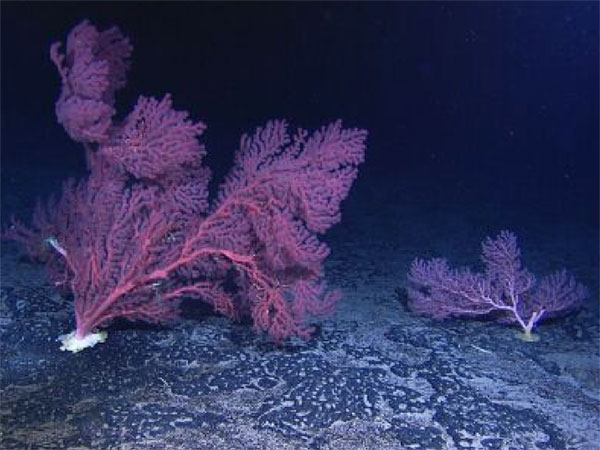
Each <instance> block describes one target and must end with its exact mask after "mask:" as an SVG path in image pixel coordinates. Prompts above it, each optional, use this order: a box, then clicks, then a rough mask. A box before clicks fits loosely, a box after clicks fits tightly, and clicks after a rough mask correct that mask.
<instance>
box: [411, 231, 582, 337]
mask: <svg viewBox="0 0 600 450" xmlns="http://www.w3.org/2000/svg"><path fill="white" fill-rule="evenodd" d="M482 260H483V263H484V265H485V271H484V272H483V273H477V272H473V271H472V270H471V269H469V268H459V269H453V268H451V267H450V266H449V265H448V262H447V261H446V260H445V259H443V258H435V259H431V260H428V261H425V260H422V259H419V258H417V259H415V260H414V261H413V263H412V266H411V269H410V272H409V274H408V281H409V285H408V298H409V303H408V305H409V308H410V309H411V310H413V311H415V312H417V313H421V314H424V315H428V316H432V317H434V318H437V319H444V318H447V317H477V316H485V317H493V318H494V319H496V320H498V321H501V322H508V323H518V324H519V326H520V327H521V330H522V332H523V333H522V338H523V339H524V340H536V337H535V336H533V335H532V330H533V329H534V327H535V326H536V325H537V324H538V323H539V322H540V321H541V320H544V319H549V318H552V317H559V316H564V315H566V314H568V313H570V312H572V311H573V310H575V309H576V308H578V307H579V306H580V305H581V302H582V301H583V300H584V299H585V298H586V296H587V290H586V289H585V287H584V286H583V285H581V284H579V283H577V282H576V281H575V279H574V278H573V277H572V276H571V275H569V274H568V273H567V271H566V270H564V269H563V270H560V271H558V272H555V273H553V274H552V275H549V276H546V277H544V278H542V279H541V280H540V281H539V282H538V281H536V278H535V276H534V275H533V274H532V273H531V272H529V271H528V270H527V269H526V268H524V267H522V266H521V259H520V250H519V247H518V245H517V237H516V236H515V235H514V234H513V233H511V232H510V231H502V232H501V233H500V234H499V235H498V236H497V237H496V238H495V239H492V238H490V237H488V238H486V239H485V240H484V241H483V243H482Z"/></svg>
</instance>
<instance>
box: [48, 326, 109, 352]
mask: <svg viewBox="0 0 600 450" xmlns="http://www.w3.org/2000/svg"><path fill="white" fill-rule="evenodd" d="M107 336H108V333H107V332H106V331H98V332H95V333H89V334H86V335H85V336H84V337H82V338H78V337H76V336H75V331H72V332H71V333H69V334H61V335H60V336H59V337H58V338H57V339H56V340H57V341H60V342H62V345H61V346H60V349H61V350H62V351H69V352H73V353H77V352H80V351H81V350H83V349H85V348H88V347H93V346H94V345H96V344H101V343H103V342H104V341H106V337H107Z"/></svg>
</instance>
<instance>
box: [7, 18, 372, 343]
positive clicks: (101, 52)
mask: <svg viewBox="0 0 600 450" xmlns="http://www.w3.org/2000/svg"><path fill="white" fill-rule="evenodd" d="M131 51H132V47H131V45H130V43H129V41H128V40H127V39H126V38H125V37H124V36H123V35H122V34H121V33H120V31H119V30H118V29H116V28H111V29H109V30H107V31H102V32H99V31H98V30H97V29H96V28H95V27H94V26H93V25H92V24H90V23H89V22H88V21H84V22H82V23H80V24H79V25H77V26H76V27H75V28H74V29H73V30H72V31H71V32H70V34H69V36H68V39H67V43H66V52H65V54H62V53H61V52H60V44H58V43H57V44H54V45H53V46H52V48H51V58H52V60H53V61H54V63H55V64H56V66H57V68H58V70H59V73H60V75H61V78H62V92H61V95H60V97H59V99H58V101H57V104H56V114H57V118H58V121H59V122H60V123H61V124H62V125H63V126H64V128H65V130H66V131H67V133H68V134H69V135H70V136H71V138H72V139H74V140H76V141H78V142H81V143H82V144H83V145H84V146H85V148H86V153H87V161H88V166H89V170H90V175H89V177H88V178H87V179H84V180H81V181H79V182H75V181H73V180H69V181H67V182H66V183H65V184H64V187H63V192H62V196H61V197H60V199H58V200H52V199H51V201H50V202H49V203H48V205H47V206H42V205H41V204H40V205H38V207H37V209H36V213H35V215H34V229H27V228H25V227H23V226H22V225H20V224H18V223H15V226H13V228H12V230H10V231H9V233H8V234H9V235H10V236H12V237H13V238H15V239H18V240H20V241H22V242H24V243H25V244H26V246H27V248H28V249H29V250H30V252H31V253H32V254H34V255H35V256H40V257H44V258H45V260H46V262H47V264H48V268H49V273H50V274H51V277H52V279H53V281H54V282H55V283H56V284H57V285H60V286H62V287H66V288H68V289H69V290H70V291H72V293H73V294H74V297H75V319H76V331H75V333H74V338H75V339H85V337H86V336H88V335H89V334H90V333H91V332H92V331H93V330H94V329H96V328H97V327H102V326H105V325H106V324H108V323H109V322H110V321H111V320H112V319H115V318H118V317H123V318H128V319H132V320H144V321H149V322H164V321H168V320H170V319H172V318H175V317H176V316H177V312H178V303H179V300H180V299H181V298H183V297H197V298H201V299H203V300H204V301H206V302H208V303H210V304H211V305H212V306H213V307H214V309H215V310H216V311H218V312H220V313H222V314H224V315H226V316H228V317H231V318H239V317H241V316H243V315H249V316H250V317H251V318H252V320H253V323H254V327H255V328H256V329H257V330H262V331H266V332H268V333H269V335H270V336H272V337H273V338H274V339H275V340H277V341H280V340H282V339H285V338H286V337H288V336H292V335H297V336H301V337H308V336H309V335H310V333H311V327H310V326H309V325H307V323H306V321H307V317H308V316H311V315H322V314H327V313H330V312H332V311H333V309H334V307H335V304H336V302H337V300H338V298H339V294H338V292H336V291H331V290H328V289H327V287H326V285H325V283H324V281H323V279H322V275H323V271H322V264H323V261H324V259H325V258H326V257H327V255H328V253H329V249H328V247H327V246H326V245H325V244H324V243H323V242H320V241H319V239H318V238H317V235H318V234H320V233H323V232H325V231H326V230H327V229H328V228H329V227H331V226H332V225H334V224H335V223H337V222H339V220H340V202H341V201H342V200H343V199H344V198H345V197H346V196H347V195H348V192H349V189H350V187H351V185H352V182H353V181H354V179H355V177H356V175H357V166H358V165H359V164H360V163H362V162H363V158H364V149H365V139H366V135H367V133H366V131H364V130H359V129H343V128H342V125H341V122H339V121H338V122H335V123H333V124H330V125H328V126H325V127H323V128H321V129H320V130H318V131H316V132H314V133H312V134H309V133H307V132H306V131H305V130H302V129H299V130H297V131H295V132H294V133H293V134H292V135H290V132H289V131H288V127H287V125H286V123H285V122H284V121H271V122H268V123H267V124H266V125H265V126H263V127H260V128H258V129H257V130H256V132H255V133H254V134H253V135H245V136H243V137H242V139H241V144H240V148H239V150H238V152H237V154H236V156H235V163H234V166H233V168H232V170H231V172H230V173H229V175H228V176H227V177H226V179H225V181H224V182H223V183H222V185H221V186H220V188H219V191H218V194H217V195H216V197H215V198H214V200H212V201H209V195H208V182H209V179H210V171H209V170H208V169H207V168H206V167H205V166H204V165H203V157H204V155H205V149H204V146H203V145H201V144H200V143H199V142H198V138H199V137H200V136H201V134H202V133H203V131H204V129H205V125H204V124H202V123H194V122H192V121H191V120H190V119H188V115H187V113H185V112H181V111H176V110H174V109H173V107H172V102H171V98H170V96H169V95H166V96H165V97H164V98H163V99H162V100H156V99H153V98H145V97H140V99H139V100H138V102H137V105H136V106H135V108H134V109H133V111H132V112H131V113H130V114H129V115H128V116H127V117H126V118H125V119H124V120H123V121H122V122H116V121H115V120H114V115H115V110H114V94H115V91H116V90H117V89H118V88H120V87H122V86H123V85H124V84H125V75H126V71H127V69H128V66H129V61H128V60H129V57H130V54H131ZM44 239H45V240H46V242H47V243H49V245H50V246H51V248H53V250H52V251H51V252H49V251H47V250H46V251H45V252H44V253H43V255H42V254H41V253H40V247H39V245H37V242H39V241H40V240H44Z"/></svg>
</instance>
